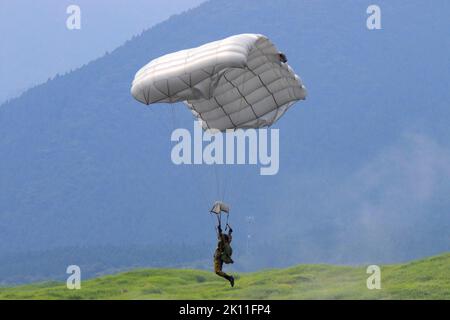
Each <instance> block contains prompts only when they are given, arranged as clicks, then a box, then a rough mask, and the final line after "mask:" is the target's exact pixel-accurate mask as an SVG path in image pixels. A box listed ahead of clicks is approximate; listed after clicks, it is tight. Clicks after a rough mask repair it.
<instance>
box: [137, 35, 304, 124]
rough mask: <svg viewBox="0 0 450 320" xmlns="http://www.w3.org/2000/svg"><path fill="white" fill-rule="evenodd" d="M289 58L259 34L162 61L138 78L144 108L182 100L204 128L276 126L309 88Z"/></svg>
mask: <svg viewBox="0 0 450 320" xmlns="http://www.w3.org/2000/svg"><path fill="white" fill-rule="evenodd" d="M285 62H286V59H285V56H284V55H283V54H282V53H281V52H279V51H278V50H277V48H276V47H275V46H274V45H273V44H272V43H271V42H270V40H269V39H268V38H267V37H265V36H263V35H260V34H240V35H235V36H232V37H229V38H226V39H223V40H219V41H214V42H210V43H207V44H205V45H202V46H200V47H197V48H193V49H187V50H182V51H178V52H175V53H171V54H167V55H164V56H162V57H159V58H157V59H155V60H153V61H151V62H150V63H148V64H147V65H145V66H144V67H143V68H141V69H140V70H139V71H138V72H137V73H136V76H135V78H134V81H133V84H132V87H131V94H132V95H133V97H134V98H135V99H136V100H138V101H140V102H142V103H145V104H147V105H148V104H151V103H157V102H169V103H174V102H180V101H183V102H185V103H186V105H187V106H188V107H189V108H190V110H191V111H192V113H193V114H194V116H195V117H196V118H197V119H199V120H201V121H202V126H203V128H204V129H218V130H220V131H224V130H226V129H237V128H260V127H267V126H270V125H272V124H273V123H274V122H276V121H277V120H278V119H279V118H280V117H281V116H282V115H283V114H284V113H285V112H286V111H287V109H288V108H289V107H290V106H291V105H293V104H294V103H295V102H296V101H298V100H304V99H305V97H306V89H305V86H304V85H303V84H302V81H301V80H300V78H299V77H298V76H297V75H296V74H295V73H294V71H293V70H292V69H291V67H289V65H288V64H287V63H285Z"/></svg>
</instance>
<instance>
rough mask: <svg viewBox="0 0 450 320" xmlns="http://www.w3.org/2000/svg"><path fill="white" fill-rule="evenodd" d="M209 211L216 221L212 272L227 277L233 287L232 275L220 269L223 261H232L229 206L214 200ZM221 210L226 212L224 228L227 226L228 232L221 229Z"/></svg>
mask: <svg viewBox="0 0 450 320" xmlns="http://www.w3.org/2000/svg"><path fill="white" fill-rule="evenodd" d="M210 212H211V213H215V214H216V216H217V221H218V225H217V239H218V242H217V248H216V251H215V252H214V272H215V273H216V274H217V275H218V276H220V277H223V278H225V279H227V280H228V281H229V282H230V285H231V286H232V287H234V277H233V276H232V275H228V274H226V273H225V272H223V271H222V268H223V264H224V263H225V264H233V263H234V261H233V259H232V258H231V255H232V254H233V249H232V248H231V240H232V239H233V237H232V233H233V229H232V228H231V226H230V225H229V224H228V215H229V208H228V206H227V205H226V204H224V203H222V202H216V203H214V206H213V208H212V209H211V211H210ZM223 212H224V213H226V214H227V223H226V228H228V234H224V233H223V231H222V225H221V222H222V219H221V215H222V213H223Z"/></svg>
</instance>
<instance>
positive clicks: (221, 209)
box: [209, 201, 230, 228]
mask: <svg viewBox="0 0 450 320" xmlns="http://www.w3.org/2000/svg"><path fill="white" fill-rule="evenodd" d="M209 212H210V213H211V214H212V213H214V214H215V215H216V217H217V222H218V225H219V226H221V225H222V214H226V215H227V221H226V224H225V227H226V228H228V218H229V216H230V207H229V206H228V205H227V204H226V203H223V202H222V201H216V202H214V204H213V207H212V208H211V210H210V211H209Z"/></svg>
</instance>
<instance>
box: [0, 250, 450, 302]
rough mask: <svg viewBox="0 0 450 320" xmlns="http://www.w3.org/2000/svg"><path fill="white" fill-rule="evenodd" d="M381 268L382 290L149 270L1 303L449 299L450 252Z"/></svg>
mask: <svg viewBox="0 0 450 320" xmlns="http://www.w3.org/2000/svg"><path fill="white" fill-rule="evenodd" d="M380 267H381V289H380V290H368V289H367V287H366V280H367V278H368V276H369V275H368V274H366V266H361V267H348V266H333V265H299V266H295V267H291V268H287V269H273V270H264V271H260V272H253V273H242V274H238V275H236V286H235V287H234V288H230V287H229V285H228V282H226V281H225V280H222V279H221V278H219V277H217V276H216V275H214V274H213V273H212V272H207V271H199V270H185V269H145V270H135V271H131V272H126V273H120V274H116V275H109V276H104V277H100V278H96V279H91V280H86V281H83V282H82V288H81V289H80V290H68V289H67V288H66V286H65V283H57V282H51V283H40V284H31V285H24V286H17V287H8V288H0V299H450V253H446V254H443V255H439V256H435V257H430V258H427V259H422V260H418V261H413V262H410V263H405V264H396V265H386V266H380Z"/></svg>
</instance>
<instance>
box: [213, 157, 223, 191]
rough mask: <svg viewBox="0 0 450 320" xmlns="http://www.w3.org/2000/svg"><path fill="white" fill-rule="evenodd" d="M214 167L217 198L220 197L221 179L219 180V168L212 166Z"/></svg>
mask: <svg viewBox="0 0 450 320" xmlns="http://www.w3.org/2000/svg"><path fill="white" fill-rule="evenodd" d="M212 166H213V167H214V176H215V178H216V198H217V197H220V194H221V192H220V179H219V172H218V168H217V164H212Z"/></svg>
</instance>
